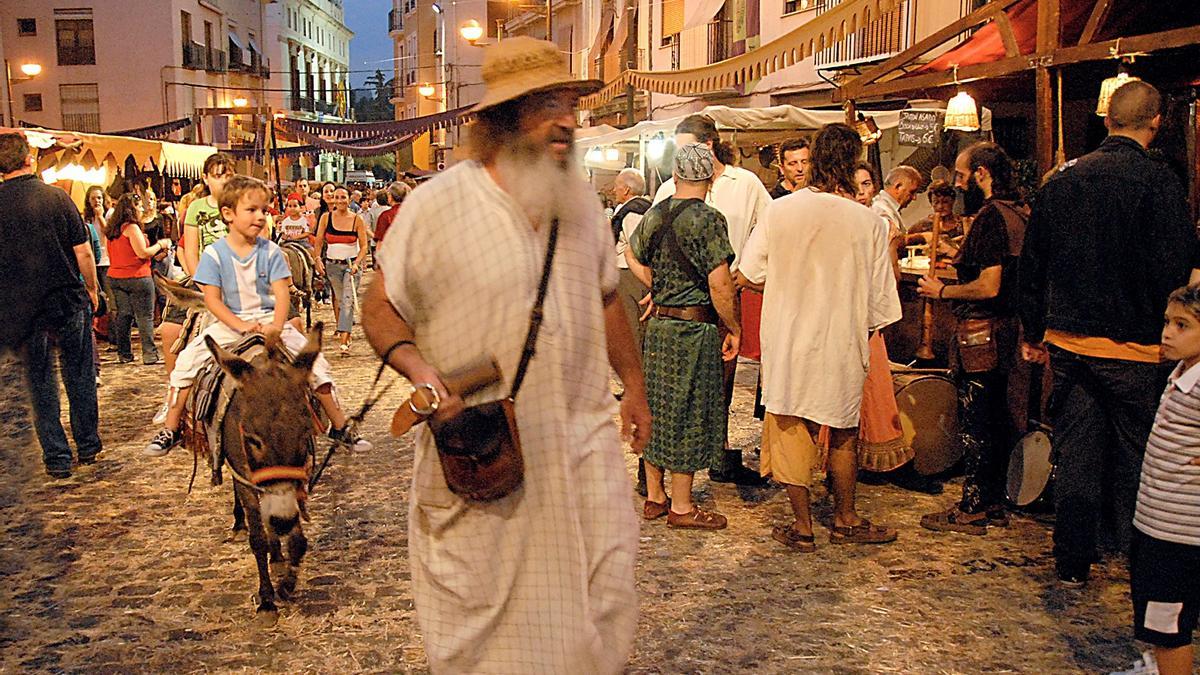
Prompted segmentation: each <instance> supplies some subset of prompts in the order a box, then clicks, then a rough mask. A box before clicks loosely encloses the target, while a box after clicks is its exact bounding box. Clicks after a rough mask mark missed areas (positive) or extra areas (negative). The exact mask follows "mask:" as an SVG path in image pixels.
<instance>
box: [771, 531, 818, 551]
mask: <svg viewBox="0 0 1200 675" xmlns="http://www.w3.org/2000/svg"><path fill="white" fill-rule="evenodd" d="M771 538H772V539H774V540H775V541H777V542H779V543H781V544H783V545H784V546H787V547H788V548H791V549H795V550H797V551H800V552H801V553H812V552H813V551H815V550H817V544H816V541H815V540H814V539H813V536H812V535H811V534H800V533H799V532H797V531H796V530H794V529H792V528H791V527H784V526H783V525H776V526H775V527H774V528H772V529H771Z"/></svg>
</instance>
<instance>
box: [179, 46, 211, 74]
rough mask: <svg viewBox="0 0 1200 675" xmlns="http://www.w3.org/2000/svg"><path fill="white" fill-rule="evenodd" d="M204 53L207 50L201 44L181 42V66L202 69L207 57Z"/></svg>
mask: <svg viewBox="0 0 1200 675" xmlns="http://www.w3.org/2000/svg"><path fill="white" fill-rule="evenodd" d="M206 53H207V50H206V49H204V46H203V45H198V44H196V43H195V42H185V43H184V44H183V67H184V68H189V69H191V70H203V69H204V64H205V63H206V62H207V58H208V57H207V56H206Z"/></svg>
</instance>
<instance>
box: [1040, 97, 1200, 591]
mask: <svg viewBox="0 0 1200 675" xmlns="http://www.w3.org/2000/svg"><path fill="white" fill-rule="evenodd" d="M1161 105H1162V99H1161V97H1160V95H1159V93H1158V90H1156V89H1155V88H1154V87H1153V86H1151V85H1149V84H1147V83H1145V82H1140V81H1136V82H1132V83H1130V84H1126V85H1124V86H1123V87H1121V88H1120V89H1118V90H1117V91H1116V93H1114V94H1113V97H1112V101H1111V103H1110V104H1109V113H1108V118H1107V119H1106V120H1105V125H1106V126H1107V127H1108V130H1109V136H1108V138H1107V139H1105V141H1104V143H1103V144H1101V146H1100V147H1099V148H1098V149H1097V150H1096V151H1095V152H1092V153H1089V154H1087V155H1084V156H1083V157H1080V158H1078V159H1076V160H1073V161H1071V162H1069V163H1068V164H1066V165H1064V166H1063V167H1062V168H1061V169H1060V170H1059V171H1058V172H1057V173H1056V174H1055V175H1054V176H1052V177H1051V178H1050V179H1049V180H1048V181H1047V182H1046V184H1045V185H1044V186H1043V187H1042V189H1041V191H1040V192H1039V193H1038V195H1037V198H1036V199H1035V201H1034V205H1033V214H1032V217H1031V219H1030V222H1029V226H1028V229H1027V231H1026V237H1025V246H1024V250H1023V253H1022V256H1021V284H1020V285H1021V300H1020V314H1021V322H1022V324H1023V326H1024V329H1025V340H1026V344H1025V345H1024V346H1023V352H1024V355H1025V358H1026V359H1028V360H1044V359H1045V358H1046V357H1047V355H1048V356H1049V360H1050V364H1051V367H1052V369H1053V371H1054V391H1053V394H1052V397H1051V417H1052V418H1053V423H1054V450H1055V454H1056V456H1057V483H1056V484H1055V487H1054V498H1055V499H1054V501H1055V510H1056V520H1055V527H1054V555H1055V560H1056V564H1057V569H1058V577H1059V580H1060V581H1061V582H1062V584H1063V585H1065V586H1069V587H1079V586H1082V585H1083V584H1084V583H1086V581H1087V578H1088V570H1089V567H1090V565H1091V563H1093V562H1096V561H1097V560H1099V554H1098V550H1097V539H1098V536H1099V531H1100V527H1101V525H1102V524H1103V525H1104V526H1105V529H1106V530H1108V531H1111V532H1112V533H1113V534H1114V537H1115V543H1117V544H1119V545H1120V546H1121V548H1122V549H1124V550H1126V551H1127V550H1128V545H1129V541H1130V535H1131V527H1132V525H1131V522H1132V517H1133V507H1134V502H1135V500H1136V497H1137V486H1138V477H1139V475H1140V471H1141V462H1142V454H1143V452H1144V450H1145V447H1146V440H1147V438H1148V436H1149V433H1150V427H1151V425H1152V424H1153V423H1154V415H1155V411H1156V408H1157V404H1158V397H1159V394H1160V393H1161V392H1162V390H1163V387H1164V385H1165V384H1166V377H1167V374H1168V373H1169V372H1170V366H1169V365H1164V364H1162V363H1161V357H1160V356H1159V335H1160V331H1161V327H1162V317H1163V311H1164V310H1165V309H1166V304H1167V296H1168V295H1169V294H1170V292H1171V291H1172V290H1174V289H1175V288H1177V287H1179V286H1181V285H1183V284H1185V283H1188V281H1189V272H1190V273H1191V277H1192V280H1193V281H1195V280H1200V270H1198V269H1197V268H1200V245H1198V243H1197V240H1196V234H1195V230H1194V229H1193V228H1192V224H1191V222H1190V219H1189V217H1188V213H1187V203H1186V198H1185V195H1184V192H1183V188H1182V186H1181V185H1180V183H1179V180H1178V178H1176V176H1175V175H1174V174H1173V173H1172V172H1171V171H1170V170H1169V169H1168V168H1167V166H1166V165H1165V164H1164V163H1162V162H1160V161H1158V160H1156V159H1155V158H1153V157H1152V156H1151V155H1150V154H1148V153H1147V152H1146V148H1147V146H1149V144H1150V142H1151V141H1152V140H1153V139H1154V136H1155V134H1156V133H1157V131H1158V127H1159V123H1160V122H1161V114H1160V107H1161Z"/></svg>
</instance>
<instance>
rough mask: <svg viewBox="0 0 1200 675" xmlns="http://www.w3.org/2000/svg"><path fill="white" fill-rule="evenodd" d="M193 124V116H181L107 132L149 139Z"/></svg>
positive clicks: (165, 135) (167, 134) (161, 136)
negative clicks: (160, 122)
mask: <svg viewBox="0 0 1200 675" xmlns="http://www.w3.org/2000/svg"><path fill="white" fill-rule="evenodd" d="M190 126H192V118H190V117H181V118H179V119H177V120H171V121H170V122H163V123H162V124H152V125H150V126H148V127H138V128H136V129H125V130H124V131H109V132H105V133H107V134H108V135H110V136H133V137H134V138H147V139H162V138H165V137H167V136H170V135H171V134H173V133H175V132H176V131H179V130H181V129H186V128H188V127H190Z"/></svg>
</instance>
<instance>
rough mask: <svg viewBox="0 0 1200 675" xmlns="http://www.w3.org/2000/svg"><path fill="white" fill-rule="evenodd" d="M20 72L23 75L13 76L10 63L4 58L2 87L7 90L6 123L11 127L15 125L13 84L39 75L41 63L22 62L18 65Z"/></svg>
mask: <svg viewBox="0 0 1200 675" xmlns="http://www.w3.org/2000/svg"><path fill="white" fill-rule="evenodd" d="M20 70H21V74H22V75H23V76H24V77H13V72H12V64H10V63H9V62H8V59H4V89H5V91H7V92H8V125H9V126H11V127H15V126H17V118H16V117H13V90H12V86H13V84H15V83H17V82H24V81H25V80H29V79H32V78H34V77H37V76H38V75H41V73H42V64H40V63H22V64H21V66H20Z"/></svg>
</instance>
